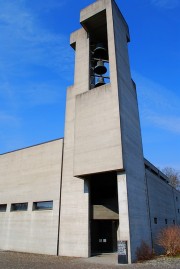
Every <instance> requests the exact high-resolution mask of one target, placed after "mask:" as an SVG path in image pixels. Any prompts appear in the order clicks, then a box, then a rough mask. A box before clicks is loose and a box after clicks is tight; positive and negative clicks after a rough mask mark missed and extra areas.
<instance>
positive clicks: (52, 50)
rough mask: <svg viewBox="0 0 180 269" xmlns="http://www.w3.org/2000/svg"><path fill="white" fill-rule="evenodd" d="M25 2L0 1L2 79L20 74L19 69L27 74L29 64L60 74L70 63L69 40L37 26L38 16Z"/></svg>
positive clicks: (0, 70) (0, 71)
mask: <svg viewBox="0 0 180 269" xmlns="http://www.w3.org/2000/svg"><path fill="white" fill-rule="evenodd" d="M25 2H26V1H23V0H21V1H4V0H0V6H1V9H0V32H1V43H0V51H1V55H0V63H1V64H0V74H1V77H2V76H7V75H6V74H8V75H9V76H10V75H12V74H17V75H20V74H21V73H22V70H23V73H26V72H27V70H26V69H27V66H28V65H30V64H31V65H36V66H43V67H44V66H45V67H47V68H49V69H51V72H52V71H54V72H56V73H58V74H62V73H63V72H65V70H66V67H67V65H70V63H71V62H72V55H73V54H72V51H71V49H70V48H69V46H68V43H69V41H68V39H69V37H66V36H64V35H61V34H55V33H52V32H50V31H48V30H47V29H45V28H43V27H42V26H40V23H39V21H38V17H37V15H36V14H34V13H32V11H31V10H28V9H27V8H26V7H25V4H24V3H25ZM47 4H48V3H47ZM49 5H50V3H49V4H48V6H49Z"/></svg>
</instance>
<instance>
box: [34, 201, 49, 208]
mask: <svg viewBox="0 0 180 269" xmlns="http://www.w3.org/2000/svg"><path fill="white" fill-rule="evenodd" d="M52 209H53V201H43V202H34V203H33V210H52Z"/></svg>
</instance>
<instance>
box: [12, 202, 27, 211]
mask: <svg viewBox="0 0 180 269" xmlns="http://www.w3.org/2000/svg"><path fill="white" fill-rule="evenodd" d="M27 208H28V203H16V204H11V211H27Z"/></svg>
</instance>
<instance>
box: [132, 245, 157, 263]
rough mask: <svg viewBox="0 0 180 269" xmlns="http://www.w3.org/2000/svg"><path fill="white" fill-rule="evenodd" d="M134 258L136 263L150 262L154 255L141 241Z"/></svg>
mask: <svg viewBox="0 0 180 269" xmlns="http://www.w3.org/2000/svg"><path fill="white" fill-rule="evenodd" d="M136 257H137V260H138V261H145V260H151V259H152V258H153V257H154V255H153V252H152V249H151V248H150V246H149V245H148V244H146V243H145V242H144V241H142V242H141V245H140V247H138V248H137V249H136Z"/></svg>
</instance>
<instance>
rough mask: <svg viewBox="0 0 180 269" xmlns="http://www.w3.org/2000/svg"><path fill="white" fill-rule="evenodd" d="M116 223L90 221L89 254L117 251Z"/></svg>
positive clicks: (112, 221) (110, 221)
mask: <svg viewBox="0 0 180 269" xmlns="http://www.w3.org/2000/svg"><path fill="white" fill-rule="evenodd" d="M117 229H118V221H116V220H115V221H114V220H92V221H91V253H92V254H97V253H106V252H116V251H117Z"/></svg>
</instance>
